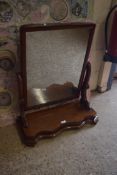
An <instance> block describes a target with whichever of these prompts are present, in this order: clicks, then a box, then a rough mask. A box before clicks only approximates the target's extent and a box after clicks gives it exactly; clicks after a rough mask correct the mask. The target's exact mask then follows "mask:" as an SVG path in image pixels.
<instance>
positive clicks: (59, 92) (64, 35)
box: [26, 28, 89, 106]
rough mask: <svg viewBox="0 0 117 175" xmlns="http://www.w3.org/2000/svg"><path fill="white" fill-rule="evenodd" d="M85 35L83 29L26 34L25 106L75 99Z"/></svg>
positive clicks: (83, 55) (85, 30)
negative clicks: (26, 103)
mask: <svg viewBox="0 0 117 175" xmlns="http://www.w3.org/2000/svg"><path fill="white" fill-rule="evenodd" d="M88 36H89V30H87V28H79V29H76V28H75V29H62V30H47V31H34V32H27V33H26V72H27V98H28V99H27V100H28V106H35V105H41V104H46V103H51V102H57V101H60V100H64V99H68V98H74V97H76V95H77V87H78V83H79V79H80V75H81V71H82V66H83V63H84V58H85V53H86V48H87V42H88Z"/></svg>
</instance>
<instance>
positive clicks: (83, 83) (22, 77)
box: [17, 22, 98, 146]
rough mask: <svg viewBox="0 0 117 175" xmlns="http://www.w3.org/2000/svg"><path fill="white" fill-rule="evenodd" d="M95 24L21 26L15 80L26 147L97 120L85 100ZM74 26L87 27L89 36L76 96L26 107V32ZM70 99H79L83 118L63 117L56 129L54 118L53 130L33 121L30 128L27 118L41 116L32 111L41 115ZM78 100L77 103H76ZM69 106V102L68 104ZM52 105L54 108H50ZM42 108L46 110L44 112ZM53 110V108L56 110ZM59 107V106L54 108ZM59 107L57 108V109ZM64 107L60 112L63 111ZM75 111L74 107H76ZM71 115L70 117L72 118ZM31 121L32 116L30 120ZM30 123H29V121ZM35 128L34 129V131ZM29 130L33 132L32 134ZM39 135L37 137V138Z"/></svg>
mask: <svg viewBox="0 0 117 175" xmlns="http://www.w3.org/2000/svg"><path fill="white" fill-rule="evenodd" d="M95 26H96V25H95V23H93V22H72V23H56V24H50V23H47V24H38V25H37V24H29V25H23V26H21V27H20V64H21V72H20V73H18V75H17V76H18V82H19V93H20V109H21V117H20V119H21V126H20V127H21V128H22V130H23V134H24V136H25V139H24V140H25V141H24V142H25V143H26V144H27V145H29V146H32V145H35V143H36V142H37V140H38V139H39V138H46V137H52V136H55V135H56V134H57V133H58V132H59V131H60V130H62V129H65V128H69V129H70V128H79V127H80V126H82V125H83V122H85V124H86V123H87V122H89V121H90V122H92V123H94V124H95V123H97V121H98V118H97V116H96V112H95V111H94V110H93V109H92V108H90V105H89V102H88V100H87V89H88V87H89V85H88V83H89V78H90V73H91V64H90V63H89V62H88V58H89V54H90V49H91V44H92V40H93V36H94V31H95ZM77 28H86V30H89V36H88V42H87V49H86V53H85V58H84V63H83V67H82V71H81V76H80V80H79V84H78V89H77V96H76V97H74V98H68V99H63V100H62V99H61V100H60V101H57V102H51V103H47V104H43V105H36V106H28V105H27V74H26V33H27V32H34V31H50V30H61V29H64V30H67V29H77ZM73 100H76V101H77V100H78V101H79V102H78V103H80V105H81V107H80V110H79V111H80V112H81V113H82V112H83V115H85V117H83V116H81V115H80V114H79V115H80V118H81V119H78V121H76V122H68V123H67V122H66V123H62V122H63V121H66V120H65V119H64V118H63V121H62V122H61V124H60V126H59V127H58V128H57V127H56V126H55V128H54V121H53V130H52V129H51V131H50V130H48V129H47V130H45V128H44V130H41V131H40V130H39V129H38V128H39V126H38V127H37V125H35V124H34V126H32V128H33V127H34V128H33V129H32V130H31V128H30V127H29V124H28V123H30V121H28V117H29V118H30V117H33V115H35V116H36V115H37V116H38V115H40V113H39V112H35V111H36V110H37V111H38V110H39V111H40V110H41V111H40V112H41V114H42V115H45V114H44V113H46V112H48V113H49V110H48V111H47V110H45V109H46V108H48V106H51V107H52V106H56V105H57V106H58V108H59V105H60V104H61V103H63V104H64V103H67V102H68V103H69V104H68V106H69V105H70V103H72V101H73ZM76 103H77V102H76ZM68 106H66V109H65V110H67V109H68V110H69V108H70V106H69V107H68ZM71 106H72V105H71ZM82 107H83V108H82ZM53 108H54V107H53ZM44 110H45V111H44ZM55 110H56V109H55ZM57 110H58V109H57ZM59 110H60V109H59ZM65 110H63V111H65ZM75 110H76V109H75ZM30 111H32V112H31V114H32V116H31V115H30V114H29V115H30V116H28V115H27V116H26V115H25V114H26V113H27V112H29V113H30ZM50 113H51V115H53V111H52V108H51V109H50ZM71 118H73V116H72V117H71ZM29 120H31V121H33V118H32V119H31V118H30V119H29ZM59 122H60V121H59ZM30 125H32V124H30ZM35 126H36V127H37V130H36V129H35ZM33 131H34V132H33ZM31 132H32V133H31ZM37 138H38V139H37Z"/></svg>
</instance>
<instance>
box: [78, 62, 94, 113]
mask: <svg viewBox="0 0 117 175" xmlns="http://www.w3.org/2000/svg"><path fill="white" fill-rule="evenodd" d="M90 75H91V64H90V62H88V63H87V65H86V70H85V74H84V81H83V85H82V88H81V99H80V104H81V105H82V106H83V107H84V108H85V109H87V110H90V104H89V102H88V100H87V89H89V79H90Z"/></svg>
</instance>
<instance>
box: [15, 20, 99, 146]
mask: <svg viewBox="0 0 117 175" xmlns="http://www.w3.org/2000/svg"><path fill="white" fill-rule="evenodd" d="M94 30H95V24H94V23H91V22H87V23H85V22H84V23H83V22H82V23H58V24H45V25H24V26H21V28H20V58H21V72H20V73H19V74H18V82H19V90H20V107H21V117H20V128H21V130H22V132H23V135H24V141H25V143H26V144H27V145H29V146H30V145H31V146H32V145H34V144H35V143H36V142H37V141H38V140H39V139H41V138H46V137H53V136H55V135H57V134H58V133H59V132H60V131H62V130H65V129H72V128H74V129H75V128H80V127H81V126H83V125H84V124H86V123H94V124H95V123H97V120H98V118H97V116H96V112H95V111H94V110H93V109H92V108H90V105H89V102H88V100H87V89H88V83H89V78H90V72H91V65H90V63H89V62H88V57H89V53H90V48H91V43H92V39H93V34H94Z"/></svg>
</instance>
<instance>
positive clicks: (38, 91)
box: [32, 88, 46, 103]
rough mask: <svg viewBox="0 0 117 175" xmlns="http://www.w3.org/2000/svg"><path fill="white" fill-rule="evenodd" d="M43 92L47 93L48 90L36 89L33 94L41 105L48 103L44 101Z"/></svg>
mask: <svg viewBox="0 0 117 175" xmlns="http://www.w3.org/2000/svg"><path fill="white" fill-rule="evenodd" d="M43 91H46V89H36V88H34V89H33V90H32V94H33V95H34V97H35V100H36V101H37V102H39V103H46V100H45V99H44V95H43V94H42V92H43Z"/></svg>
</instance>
